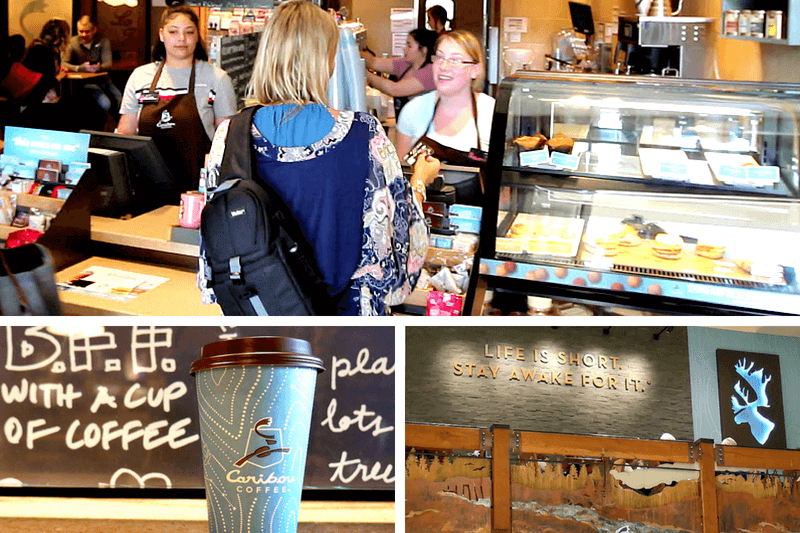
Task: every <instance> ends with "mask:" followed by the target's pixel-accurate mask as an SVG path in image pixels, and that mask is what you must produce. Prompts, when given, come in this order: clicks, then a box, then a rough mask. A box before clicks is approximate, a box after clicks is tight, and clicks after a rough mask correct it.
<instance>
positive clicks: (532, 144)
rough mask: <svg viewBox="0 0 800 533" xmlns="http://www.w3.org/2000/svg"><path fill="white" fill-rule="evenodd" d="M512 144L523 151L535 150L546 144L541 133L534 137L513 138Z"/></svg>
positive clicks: (545, 138)
mask: <svg viewBox="0 0 800 533" xmlns="http://www.w3.org/2000/svg"><path fill="white" fill-rule="evenodd" d="M512 142H513V143H514V144H516V145H517V146H519V147H520V148H522V149H523V150H536V149H538V148H541V147H542V146H544V143H545V142H547V137H545V136H544V135H543V134H541V133H537V134H536V135H521V136H519V137H514V140H513V141H512Z"/></svg>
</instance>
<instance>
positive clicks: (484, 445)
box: [481, 428, 494, 459]
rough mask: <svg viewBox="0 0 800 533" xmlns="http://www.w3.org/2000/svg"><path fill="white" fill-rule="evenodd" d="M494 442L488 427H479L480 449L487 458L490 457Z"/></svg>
mask: <svg viewBox="0 0 800 533" xmlns="http://www.w3.org/2000/svg"><path fill="white" fill-rule="evenodd" d="M493 444H494V435H493V434H492V432H491V431H489V430H488V429H485V428H482V429H481V451H482V452H483V455H484V456H485V457H486V458H487V459H491V457H492V445H493Z"/></svg>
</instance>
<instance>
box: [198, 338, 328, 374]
mask: <svg viewBox="0 0 800 533" xmlns="http://www.w3.org/2000/svg"><path fill="white" fill-rule="evenodd" d="M246 365H274V366H295V367H302V368H313V369H315V370H317V371H318V372H323V371H324V370H325V367H324V366H322V359H320V358H319V357H314V356H313V355H311V343H310V342H308V341H305V340H302V339H292V338H290V337H243V338H239V339H230V340H226V341H217V342H212V343H211V344H206V345H205V346H203V348H202V349H201V351H200V359H198V360H197V361H195V362H194V363H192V367H191V369H190V373H191V374H194V373H195V372H197V371H199V370H208V369H210V368H220V367H225V366H246Z"/></svg>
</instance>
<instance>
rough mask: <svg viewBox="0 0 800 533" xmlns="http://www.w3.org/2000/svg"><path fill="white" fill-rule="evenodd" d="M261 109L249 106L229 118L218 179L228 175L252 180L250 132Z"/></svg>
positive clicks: (258, 106) (257, 106)
mask: <svg viewBox="0 0 800 533" xmlns="http://www.w3.org/2000/svg"><path fill="white" fill-rule="evenodd" d="M261 107H262V106H260V105H255V106H250V107H247V108H245V109H243V110H242V111H240V112H239V113H237V114H236V115H234V116H233V117H231V121H230V124H229V125H228V138H227V139H226V140H225V153H224V154H223V156H222V164H221V165H220V169H219V176H220V178H222V179H225V178H226V177H228V176H230V175H235V176H240V177H242V178H244V179H252V176H253V175H254V174H253V171H254V170H256V169H255V167H254V166H253V157H252V154H251V152H252V151H253V139H252V136H251V133H250V132H251V128H252V127H253V115H255V114H256V111H258V110H259V109H261ZM231 141H233V143H231ZM220 185H221V184H220ZM270 196H272V195H270Z"/></svg>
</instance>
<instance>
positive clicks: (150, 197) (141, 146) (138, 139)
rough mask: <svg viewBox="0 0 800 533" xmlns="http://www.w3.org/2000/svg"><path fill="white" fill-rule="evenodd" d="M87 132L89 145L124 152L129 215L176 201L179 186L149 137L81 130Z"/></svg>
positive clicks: (176, 202) (178, 199)
mask: <svg viewBox="0 0 800 533" xmlns="http://www.w3.org/2000/svg"><path fill="white" fill-rule="evenodd" d="M81 133H88V134H90V135H91V138H90V140H89V147H90V148H102V149H106V150H115V151H118V152H122V153H124V154H125V155H126V159H127V163H128V183H129V186H130V191H131V193H132V194H131V196H130V198H128V199H127V204H128V207H129V211H130V214H132V215H134V216H135V215H138V214H141V213H144V212H147V211H151V210H153V209H155V208H157V207H161V206H162V205H169V204H174V205H178V203H179V202H180V192H181V191H179V187H177V185H176V182H175V179H174V178H173V176H172V174H171V173H170V171H169V169H168V168H167V165H166V163H165V162H164V158H163V157H162V156H161V152H159V151H158V147H156V144H155V143H154V142H153V139H152V138H151V137H144V136H141V135H124V134H120V133H109V132H105V131H87V130H81Z"/></svg>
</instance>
